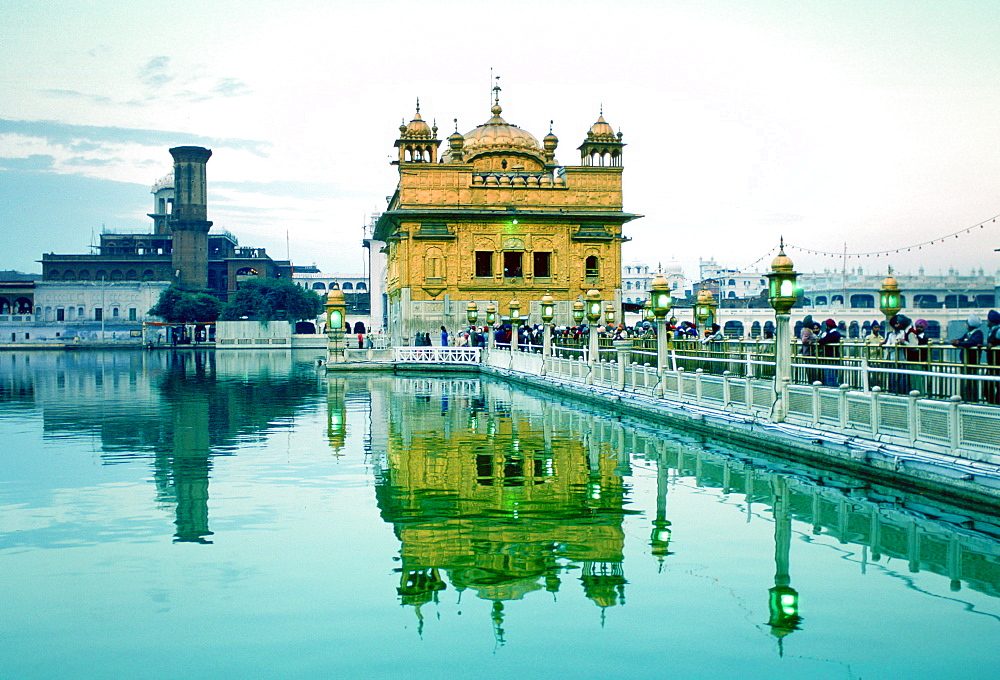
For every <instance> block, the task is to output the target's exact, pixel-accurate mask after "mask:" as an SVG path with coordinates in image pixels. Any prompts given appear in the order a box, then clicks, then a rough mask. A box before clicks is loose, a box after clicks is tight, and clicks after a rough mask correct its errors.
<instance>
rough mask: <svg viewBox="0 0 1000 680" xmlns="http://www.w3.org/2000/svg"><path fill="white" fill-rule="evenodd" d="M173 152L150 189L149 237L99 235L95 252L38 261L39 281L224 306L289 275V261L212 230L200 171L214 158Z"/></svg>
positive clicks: (196, 151)
mask: <svg viewBox="0 0 1000 680" xmlns="http://www.w3.org/2000/svg"><path fill="white" fill-rule="evenodd" d="M170 152H171V154H172V155H173V156H174V172H173V174H171V175H167V176H166V177H163V178H161V179H160V180H158V181H157V182H156V183H155V184H154V185H153V189H152V194H153V212H151V213H149V217H150V218H152V220H153V231H152V232H142V233H124V234H115V233H104V234H101V239H100V245H99V246H98V252H97V253H94V254H89V255H61V254H54V253H46V254H44V255H42V260H41V263H42V279H43V280H44V281H60V282H66V283H68V282H75V281H109V282H119V281H147V282H148V281H159V282H167V283H176V284H178V285H180V286H181V287H183V288H186V289H189V290H203V291H206V292H210V293H213V294H214V295H217V296H218V297H219V298H220V299H222V300H223V301H225V300H226V299H228V297H229V295H231V294H232V293H233V292H235V291H236V289H237V288H238V287H239V284H240V283H241V282H243V281H245V280H247V279H249V278H255V277H258V278H289V279H290V278H291V277H292V265H291V263H290V262H288V261H287V260H274V259H272V258H271V257H270V256H268V254H267V252H266V251H265V249H264V248H246V247H240V246H239V243H238V241H237V240H236V237H235V236H233V235H232V234H230V233H229V232H227V231H219V230H216V231H215V232H214V233H212V232H211V231H210V229H211V227H212V222H209V221H208V220H207V219H206V218H207V204H206V203H207V199H206V190H207V189H206V182H207V180H206V175H205V166H206V164H207V163H208V159H209V157H210V156H211V153H212V152H211V151H209V150H208V149H203V148H201V147H175V148H173V149H171V150H170ZM177 187H180V189H179V190H178V188H177Z"/></svg>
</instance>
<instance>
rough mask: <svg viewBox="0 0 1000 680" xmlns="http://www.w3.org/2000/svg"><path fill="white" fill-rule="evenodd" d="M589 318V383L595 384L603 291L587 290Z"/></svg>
mask: <svg viewBox="0 0 1000 680" xmlns="http://www.w3.org/2000/svg"><path fill="white" fill-rule="evenodd" d="M586 298H587V320H588V321H590V328H589V330H588V334H589V336H590V337H589V343H588V344H589V348H588V350H589V353H588V355H587V363H588V364H590V371H589V372H588V373H587V384H588V385H593V384H594V363H595V362H596V361H597V327H596V325H597V322H598V321H600V320H601V291H599V290H597V289H596V288H591V289H590V290H588V291H587V295H586Z"/></svg>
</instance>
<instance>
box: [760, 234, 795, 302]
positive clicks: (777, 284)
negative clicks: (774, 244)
mask: <svg viewBox="0 0 1000 680" xmlns="http://www.w3.org/2000/svg"><path fill="white" fill-rule="evenodd" d="M766 276H767V301H768V302H769V303H771V306H772V307H774V311H775V312H777V313H778V314H788V313H789V312H790V311H791V309H792V307H794V306H795V303H796V301H797V300H798V295H797V290H796V288H795V281H796V279H797V278H798V276H799V275H798V273H796V271H795V270H794V267H793V265H792V260H791V258H790V257H788V256H787V255H785V242H784V239H782V241H781V245H780V246H779V248H778V256H777V257H776V258H774V262H772V263H771V273H770V274H767V275H766Z"/></svg>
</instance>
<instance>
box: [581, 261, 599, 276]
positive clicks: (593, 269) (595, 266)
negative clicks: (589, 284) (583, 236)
mask: <svg viewBox="0 0 1000 680" xmlns="http://www.w3.org/2000/svg"><path fill="white" fill-rule="evenodd" d="M600 275H601V262H600V260H599V259H598V257H597V255H588V256H587V258H586V259H585V260H584V261H583V276H584V278H587V279H596V278H598V277H599V276H600Z"/></svg>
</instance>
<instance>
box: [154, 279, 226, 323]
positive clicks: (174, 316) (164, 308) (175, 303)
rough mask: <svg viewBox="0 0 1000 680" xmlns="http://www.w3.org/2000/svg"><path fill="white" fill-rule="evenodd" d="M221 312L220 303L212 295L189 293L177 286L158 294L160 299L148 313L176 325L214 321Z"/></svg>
mask: <svg viewBox="0 0 1000 680" xmlns="http://www.w3.org/2000/svg"><path fill="white" fill-rule="evenodd" d="M221 310H222V303H221V302H220V301H219V298H217V297H215V296H214V295H209V294H208V293H191V292H188V291H186V290H182V289H180V288H178V287H177V286H170V287H169V288H167V289H166V290H165V291H163V292H162V293H160V299H159V300H158V301H157V302H156V305H154V306H153V308H152V309H150V310H149V313H150V314H152V315H153V316H158V317H160V318H161V319H163V320H164V321H169V322H171V323H178V322H201V321H215V320H216V319H218V318H219V312H220V311H221Z"/></svg>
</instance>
